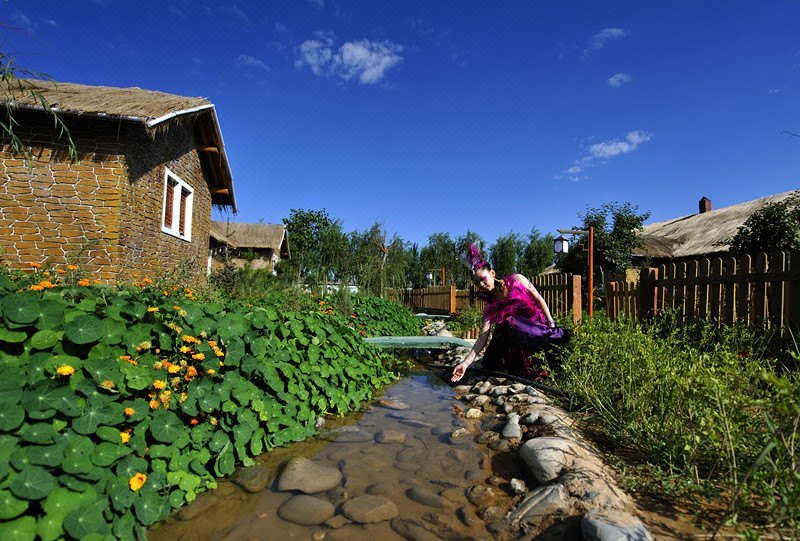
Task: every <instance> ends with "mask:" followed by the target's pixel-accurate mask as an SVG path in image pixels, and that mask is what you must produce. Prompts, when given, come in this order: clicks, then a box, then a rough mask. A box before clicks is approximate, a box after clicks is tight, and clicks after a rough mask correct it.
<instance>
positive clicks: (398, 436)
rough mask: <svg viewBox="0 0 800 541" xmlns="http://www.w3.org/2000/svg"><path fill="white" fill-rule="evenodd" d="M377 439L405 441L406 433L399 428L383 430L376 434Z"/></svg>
mask: <svg viewBox="0 0 800 541" xmlns="http://www.w3.org/2000/svg"><path fill="white" fill-rule="evenodd" d="M375 441H377V442H378V443H403V442H404V441H406V433H405V432H400V431H399V430H381V431H380V432H378V433H377V434H375Z"/></svg>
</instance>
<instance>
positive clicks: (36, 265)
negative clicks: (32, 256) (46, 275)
mask: <svg viewBox="0 0 800 541" xmlns="http://www.w3.org/2000/svg"><path fill="white" fill-rule="evenodd" d="M28 266H29V267H31V268H32V269H41V268H42V265H41V264H40V263H30V264H29V265H28Z"/></svg>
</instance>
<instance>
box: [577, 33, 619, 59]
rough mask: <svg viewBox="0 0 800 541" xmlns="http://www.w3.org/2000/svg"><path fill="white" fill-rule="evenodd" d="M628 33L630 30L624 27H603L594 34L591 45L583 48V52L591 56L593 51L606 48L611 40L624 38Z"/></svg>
mask: <svg viewBox="0 0 800 541" xmlns="http://www.w3.org/2000/svg"><path fill="white" fill-rule="evenodd" d="M627 35H628V31H627V30H624V29H622V28H603V29H602V30H601V31H600V32H598V33H597V34H595V35H594V36H592V39H591V40H590V42H589V46H588V47H587V48H586V49H584V50H583V54H584V56H589V55H590V54H592V52H593V51H597V50H600V49H604V48H605V46H606V43H608V42H609V41H612V40H618V39H622V38H624V37H625V36H627Z"/></svg>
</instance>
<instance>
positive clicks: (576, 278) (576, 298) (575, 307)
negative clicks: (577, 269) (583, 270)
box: [572, 274, 583, 325]
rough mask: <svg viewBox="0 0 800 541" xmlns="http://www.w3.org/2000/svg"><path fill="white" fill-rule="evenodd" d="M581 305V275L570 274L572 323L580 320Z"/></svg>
mask: <svg viewBox="0 0 800 541" xmlns="http://www.w3.org/2000/svg"><path fill="white" fill-rule="evenodd" d="M582 310H583V305H582V304H581V275H580V274H573V275H572V323H574V324H575V325H577V324H578V323H580V321H581V314H582Z"/></svg>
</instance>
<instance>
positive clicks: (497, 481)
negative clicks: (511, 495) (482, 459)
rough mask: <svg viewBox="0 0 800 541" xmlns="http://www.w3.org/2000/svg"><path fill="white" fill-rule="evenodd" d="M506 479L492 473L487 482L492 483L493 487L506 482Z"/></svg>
mask: <svg viewBox="0 0 800 541" xmlns="http://www.w3.org/2000/svg"><path fill="white" fill-rule="evenodd" d="M505 482H506V481H505V479H503V478H502V477H498V476H497V475H492V476H491V477H489V478H488V479H487V480H486V484H488V485H492V486H493V487H499V486H500V485H502V484H503V483H505Z"/></svg>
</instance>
